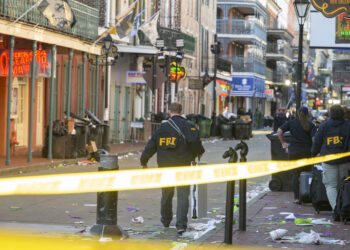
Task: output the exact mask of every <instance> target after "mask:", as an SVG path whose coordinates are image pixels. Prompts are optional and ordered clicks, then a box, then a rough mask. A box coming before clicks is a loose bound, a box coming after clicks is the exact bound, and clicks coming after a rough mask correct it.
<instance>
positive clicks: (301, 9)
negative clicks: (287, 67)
mask: <svg viewBox="0 0 350 250" xmlns="http://www.w3.org/2000/svg"><path fill="white" fill-rule="evenodd" d="M293 4H294V9H295V11H296V14H297V19H298V23H299V47H298V65H297V89H296V96H295V101H296V108H297V110H299V108H300V106H301V83H302V71H303V34H304V23H305V20H306V17H307V14H308V11H309V8H310V2H309V0H295V1H294V3H293Z"/></svg>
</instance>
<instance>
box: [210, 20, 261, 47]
mask: <svg viewBox="0 0 350 250" xmlns="http://www.w3.org/2000/svg"><path fill="white" fill-rule="evenodd" d="M216 30H217V33H218V36H219V37H220V38H229V39H230V40H232V41H240V42H241V43H245V44H257V43H259V44H263V45H265V44H266V29H265V28H264V27H263V26H261V24H260V23H259V22H258V21H256V20H252V19H238V18H237V19H231V18H224V19H217V22H216Z"/></svg>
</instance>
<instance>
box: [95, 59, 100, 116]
mask: <svg viewBox="0 0 350 250" xmlns="http://www.w3.org/2000/svg"><path fill="white" fill-rule="evenodd" d="M99 60H100V58H99V56H96V90H95V92H96V95H95V115H96V117H98V93H99V83H100V72H99V69H100V65H99Z"/></svg>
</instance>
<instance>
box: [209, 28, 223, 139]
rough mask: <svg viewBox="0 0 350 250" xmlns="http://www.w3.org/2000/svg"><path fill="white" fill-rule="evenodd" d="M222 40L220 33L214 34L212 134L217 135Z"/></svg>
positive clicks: (212, 46)
mask: <svg viewBox="0 0 350 250" xmlns="http://www.w3.org/2000/svg"><path fill="white" fill-rule="evenodd" d="M220 45H221V44H220V42H219V41H218V35H217V34H215V35H214V44H212V45H211V48H210V50H211V52H212V53H213V54H214V77H213V112H212V124H213V126H212V133H211V134H212V135H213V136H216V70H217V62H218V61H217V60H218V55H219V54H220V50H221V48H220Z"/></svg>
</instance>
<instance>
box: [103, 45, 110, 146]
mask: <svg viewBox="0 0 350 250" xmlns="http://www.w3.org/2000/svg"><path fill="white" fill-rule="evenodd" d="M108 54H109V51H107V53H106V82H105V109H104V114H103V121H104V123H105V126H104V128H103V137H102V148H103V149H105V150H107V151H109V125H108V120H107V119H106V116H105V115H106V112H109V111H108V73H109V67H108ZM107 115H108V114H107Z"/></svg>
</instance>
